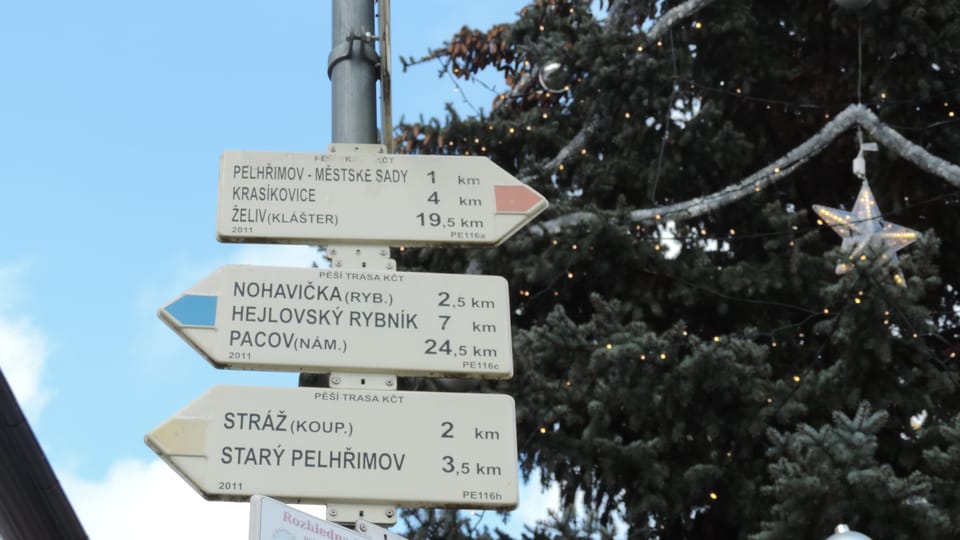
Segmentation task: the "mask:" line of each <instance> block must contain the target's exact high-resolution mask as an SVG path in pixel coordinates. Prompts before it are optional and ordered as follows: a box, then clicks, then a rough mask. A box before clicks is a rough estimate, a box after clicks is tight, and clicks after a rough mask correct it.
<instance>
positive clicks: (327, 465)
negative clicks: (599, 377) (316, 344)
mask: <svg viewBox="0 0 960 540" xmlns="http://www.w3.org/2000/svg"><path fill="white" fill-rule="evenodd" d="M515 422H516V411H515V407H514V402H513V398H511V397H510V396H506V395H496V394H455V393H436V392H401V391H382V390H342V389H332V388H266V387H246V386H215V387H213V388H211V389H210V390H208V391H207V392H206V393H205V394H203V395H201V396H200V397H199V398H198V399H197V400H195V401H194V402H193V403H191V404H190V405H188V406H187V407H185V408H184V409H183V410H181V411H180V412H178V413H177V414H176V415H175V416H174V417H173V418H170V419H168V420H167V421H166V422H164V423H162V424H161V425H160V426H159V427H157V428H156V429H155V430H153V431H152V432H150V433H149V434H147V436H146V437H145V440H146V443H147V445H148V446H150V447H151V448H152V449H153V450H154V451H155V452H156V453H157V454H158V455H159V456H160V457H161V458H163V459H164V460H165V461H166V462H167V463H168V464H170V466H171V467H173V468H174V469H175V470H176V471H177V472H178V473H179V474H180V475H181V476H182V477H183V478H184V479H185V480H186V481H187V482H189V483H190V484H191V485H192V486H193V487H194V488H195V489H196V490H197V491H199V492H200V493H201V494H203V495H204V497H206V498H207V499H211V500H243V501H246V500H248V499H249V498H250V497H251V496H252V495H254V494H264V495H267V496H270V497H274V498H277V499H280V500H283V501H286V502H292V503H299V502H306V503H328V502H339V503H350V504H353V503H356V504H378V505H396V506H425V507H431V506H444V507H455V508H514V507H516V505H517V497H518V483H517V434H516V423H515Z"/></svg>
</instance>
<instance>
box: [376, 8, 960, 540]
mask: <svg viewBox="0 0 960 540" xmlns="http://www.w3.org/2000/svg"><path fill="white" fill-rule="evenodd" d="M958 63H960V3H957V2H955V1H952V0H875V1H874V2H872V3H870V2H869V1H866V2H865V1H862V0H861V1H855V0H844V1H842V2H841V1H840V0H836V3H834V2H826V1H824V2H759V1H754V2H751V1H747V0H716V1H712V0H687V1H684V2H680V1H669V0H668V1H663V2H660V1H627V0H612V1H600V2H592V1H572V0H536V1H535V2H532V3H531V4H530V5H528V6H527V7H525V8H524V9H523V10H522V11H521V12H519V13H517V14H515V20H514V21H513V22H510V23H508V24H503V25H499V26H496V27H494V28H490V29H471V28H467V27H464V29H463V30H462V31H461V32H459V33H458V34H457V35H454V36H453V37H452V38H451V39H450V41H449V42H447V43H446V44H444V45H443V46H442V47H439V48H438V49H436V50H433V51H429V53H428V54H426V55H425V56H424V57H422V58H413V57H411V58H408V59H407V60H406V61H405V62H404V64H405V66H404V67H405V69H414V70H416V69H428V67H427V66H433V67H436V66H439V67H440V70H441V74H442V76H449V77H451V80H453V81H454V82H455V84H458V85H462V86H463V87H464V88H472V89H474V90H477V91H474V92H472V93H471V94H472V95H474V96H476V95H479V91H481V90H483V89H482V88H481V87H480V86H478V83H476V82H475V81H476V80H477V75H478V74H479V73H481V72H482V71H484V72H486V73H489V72H490V71H491V70H493V71H495V72H498V74H499V75H502V80H503V83H502V84H499V85H498V86H497V87H496V89H495V91H491V93H490V94H489V96H490V101H489V102H485V103H482V104H479V103H471V105H473V106H475V107H476V110H477V113H476V114H475V115H470V116H466V115H461V114H459V113H458V112H457V110H455V109H454V108H453V107H450V108H448V115H447V117H446V118H445V119H444V120H443V121H432V122H427V121H420V122H402V123H400V124H399V125H398V127H397V128H396V131H395V133H394V135H395V139H394V143H395V145H396V148H397V151H400V152H407V153H424V154H434V153H437V154H452V155H481V156H488V157H489V158H490V159H492V160H494V161H495V162H496V163H498V164H499V165H500V166H502V167H504V168H505V169H507V170H508V171H510V172H511V173H512V174H514V175H515V176H517V177H518V178H521V179H522V180H523V181H525V182H527V183H529V184H530V185H531V186H532V187H534V188H535V189H537V190H538V191H539V192H540V193H542V194H544V195H545V196H546V197H547V198H548V200H550V202H551V207H550V208H549V209H548V210H547V211H546V212H545V213H544V214H543V215H542V216H541V217H540V218H539V219H538V220H537V221H536V222H535V223H534V224H533V225H532V226H530V227H528V228H526V229H525V230H523V231H521V232H520V233H518V234H517V235H516V236H514V237H513V238H512V239H510V240H509V241H508V242H506V243H505V244H504V245H502V246H499V247H497V248H495V249H488V250H469V251H468V250H454V249H449V250H448V249H439V248H437V249H406V250H402V251H401V252H400V253H399V254H397V255H398V257H397V258H398V260H399V262H400V264H401V265H402V266H403V267H404V268H406V269H414V270H425V271H433V272H440V271H442V272H470V273H485V274H499V275H503V276H505V277H507V279H508V280H509V282H510V286H511V294H512V301H513V309H514V319H513V323H514V353H515V365H516V375H515V376H514V378H513V379H511V380H508V381H501V382H498V383H469V382H464V381H454V382H445V381H438V382H433V381H429V380H423V381H418V384H419V385H420V387H421V388H423V387H425V386H426V387H429V386H431V385H438V386H440V387H441V389H444V388H446V389H449V388H454V387H455V388H457V389H463V388H464V387H466V386H470V387H471V388H473V387H472V386H471V385H482V386H483V387H484V388H483V389H486V390H489V391H497V392H506V393H509V394H511V395H513V396H514V397H515V398H516V400H517V414H518V419H517V421H518V440H519V441H520V446H521V447H520V448H519V450H520V466H521V470H522V471H523V472H524V473H526V474H529V473H532V472H534V471H538V472H539V473H540V474H541V475H542V479H543V482H545V483H556V484H557V485H559V487H560V493H561V497H562V508H563V511H562V512H561V513H560V514H559V515H556V516H554V519H552V520H550V521H547V522H544V523H542V524H540V525H538V526H537V527H535V528H531V529H530V530H529V531H528V532H527V533H526V534H525V535H524V536H528V537H532V538H536V539H540V538H551V539H552V538H580V537H591V538H602V537H608V536H611V535H617V536H619V537H624V536H625V537H628V538H661V539H681V538H691V539H724V540H728V539H737V538H755V539H774V538H776V539H793V538H796V539H823V538H825V537H827V536H829V535H830V533H831V532H832V531H833V527H834V526H835V525H837V524H839V523H846V524H848V525H849V526H850V527H851V528H852V529H855V530H859V531H861V532H864V533H866V534H868V535H871V536H872V537H873V538H874V539H880V538H904V539H905V538H911V539H916V538H931V539H932V538H957V537H960V484H958V480H960V472H958V471H960V435H958V434H960V397H958V392H957V384H958V362H960V359H958V358H957V357H956V356H957V351H958V350H960V347H958V342H960V339H958V331H957V325H958V319H960V316H958V313H960V311H958V308H957V306H958V298H957V294H958V288H960V279H958V278H960V276H958V271H960V264H958V263H960V261H958V257H957V251H956V250H955V249H956V247H957V245H958V242H960V220H958V219H957V212H956V210H957V208H958V207H960V206H958V205H960V193H958V189H957V188H958V186H960V167H958V166H957V165H955V163H958V162H960V130H958V129H957V123H956V119H955V111H956V110H957V107H958V105H960V103H958V102H960V76H958V73H960V71H958V68H960V66H958ZM471 85H472V86H471ZM874 150H875V151H874ZM815 207H816V210H815ZM522 504H523V501H521V505H522ZM407 523H408V525H410V526H411V527H412V529H413V530H411V532H410V536H412V537H418V538H420V537H448V538H453V537H460V536H472V537H476V536H478V535H483V536H485V537H492V536H498V535H499V536H503V535H504V533H503V532H502V531H501V532H497V531H492V532H491V531H489V530H483V531H479V532H478V531H476V530H474V529H473V528H472V527H473V522H472V520H471V519H470V518H469V517H465V516H456V515H452V514H450V513H445V512H439V511H432V512H426V511H424V512H419V513H413V514H409V515H408V516H407Z"/></svg>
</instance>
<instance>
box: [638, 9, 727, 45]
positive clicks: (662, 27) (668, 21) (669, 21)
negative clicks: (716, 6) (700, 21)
mask: <svg viewBox="0 0 960 540" xmlns="http://www.w3.org/2000/svg"><path fill="white" fill-rule="evenodd" d="M713 2H714V0H687V1H686V2H684V3H682V4H680V5H679V6H674V7H673V8H672V9H670V10H668V11H667V12H666V13H664V14H663V15H662V16H661V17H660V18H659V19H657V22H655V23H653V26H651V27H650V29H649V30H647V37H648V38H650V39H659V38H660V36H662V35H663V34H664V33H666V31H667V30H669V29H670V28H671V27H673V25H675V24H677V22H678V21H680V20H681V19H684V18H686V17H689V16H690V15H693V14H694V13H696V12H698V11H700V10H701V9H703V8H705V7H707V6H709V5H710V4H712V3H713Z"/></svg>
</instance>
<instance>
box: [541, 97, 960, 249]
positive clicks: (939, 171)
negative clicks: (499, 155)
mask: <svg viewBox="0 0 960 540" xmlns="http://www.w3.org/2000/svg"><path fill="white" fill-rule="evenodd" d="M854 126H861V127H863V128H864V129H866V131H867V133H869V134H870V136H872V137H873V138H874V139H876V140H877V141H878V142H880V143H882V144H883V145H884V146H886V147H887V148H889V149H890V150H892V151H893V152H894V153H896V154H897V155H898V156H900V157H902V158H903V159H906V160H907V161H909V162H911V163H913V164H914V165H916V166H917V167H919V168H920V169H921V170H923V171H926V172H928V173H930V174H934V175H937V176H939V177H941V178H943V179H944V180H946V181H947V182H949V183H950V184H952V185H954V186H956V187H960V166H957V165H955V164H953V163H951V162H949V161H946V160H944V159H942V158H940V157H937V156H935V155H933V154H931V153H930V152H927V151H926V150H924V149H923V148H922V147H920V146H919V145H917V144H915V143H913V142H910V141H909V140H908V139H907V138H906V137H904V136H903V135H900V134H899V133H897V131H896V130H894V129H893V128H891V127H890V126H888V125H886V124H884V123H883V122H882V121H881V120H880V119H879V118H878V117H877V115H876V114H874V113H873V112H872V111H870V109H868V108H867V107H865V106H863V105H849V106H848V107H847V108H846V109H844V110H843V111H842V112H841V113H840V114H838V115H836V116H835V117H834V118H833V120H831V121H830V122H828V123H827V124H826V125H825V126H823V128H821V130H820V131H819V132H818V133H817V134H816V135H814V136H813V137H810V138H809V139H807V140H806V141H804V142H803V143H802V144H801V145H799V146H797V147H796V148H794V149H792V150H790V151H789V152H787V153H786V154H784V155H783V157H781V158H780V159H777V160H776V161H774V162H772V163H770V164H768V165H766V166H764V167H763V168H761V169H760V170H758V171H756V172H754V173H753V174H751V175H750V176H747V177H746V178H744V179H742V180H740V181H739V182H737V183H734V184H731V185H729V186H727V187H725V188H723V189H721V190H720V191H717V192H714V193H710V194H708V195H704V196H701V197H695V198H693V199H689V200H686V201H681V202H678V203H675V204H670V205H665V206H658V207H655V208H643V209H638V210H634V211H632V212H631V213H630V218H631V219H632V220H633V221H636V222H641V223H643V222H657V221H659V220H676V221H685V220H689V219H693V218H696V217H699V216H702V215H704V214H707V213H709V212H712V211H714V210H718V209H720V208H723V207H724V206H726V205H728V204H731V203H734V202H736V201H739V200H740V199H742V198H744V197H746V196H747V195H749V194H750V193H756V192H759V191H760V190H761V189H764V188H766V187H768V186H771V185H773V184H775V183H776V182H778V181H780V180H781V179H783V178H785V177H787V176H788V175H789V174H790V173H792V172H793V171H794V170H796V169H797V168H798V167H799V166H800V165H802V164H804V163H806V162H807V161H808V160H809V159H810V158H812V157H814V156H816V155H817V154H818V153H820V152H821V151H822V150H823V149H824V148H826V147H827V146H828V145H829V144H830V143H831V142H833V140H834V139H836V138H837V137H838V136H839V135H840V134H842V133H843V132H845V131H847V130H848V129H850V128H852V127H854ZM571 142H572V141H571ZM594 219H596V216H595V215H591V214H588V213H585V212H578V213H577V215H576V217H573V215H572V214H571V215H567V216H560V217H558V218H555V219H552V220H550V221H547V222H544V223H540V224H538V225H536V226H534V227H531V228H530V229H529V230H530V232H531V233H533V234H535V235H542V234H544V233H545V232H556V231H557V230H559V228H561V227H563V226H568V225H573V224H577V223H584V222H589V221H592V220H594Z"/></svg>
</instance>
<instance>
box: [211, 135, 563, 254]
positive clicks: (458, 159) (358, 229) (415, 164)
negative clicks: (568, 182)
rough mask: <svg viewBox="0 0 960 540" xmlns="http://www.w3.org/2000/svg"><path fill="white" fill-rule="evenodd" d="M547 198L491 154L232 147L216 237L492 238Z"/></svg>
mask: <svg viewBox="0 0 960 540" xmlns="http://www.w3.org/2000/svg"><path fill="white" fill-rule="evenodd" d="M367 146H369V145H367ZM546 207H547V201H546V199H544V198H543V196H541V195H540V194H539V193H537V192H536V191H534V190H533V189H531V188H530V187H528V186H527V185H525V184H523V183H522V182H520V181H519V180H517V179H516V178H514V177H513V176H511V175H510V174H509V173H508V172H507V171H505V170H503V169H501V168H500V167H499V166H497V165H496V164H495V163H493V162H492V161H490V160H489V159H487V158H485V157H478V156H423V155H417V156H408V155H394V154H383V153H375V152H370V151H367V152H330V153H326V154H309V153H286V152H246V151H228V152H224V154H223V157H222V158H221V159H220V197H219V206H218V213H217V214H218V215H217V239H218V240H220V241H221V242H262V243H287V244H328V243H353V244H357V243H362V244H376V245H392V246H401V245H402V246H424V245H475V246H492V245H498V244H500V243H502V242H503V241H505V240H506V239H507V238H509V237H510V236H511V235H512V234H513V233H515V232H516V231H517V230H519V229H520V228H522V227H523V226H524V225H526V224H527V223H529V222H530V221H531V220H532V219H533V218H534V217H536V216H537V215H538V214H539V213H540V212H542V211H543V210H544V209H545V208H546Z"/></svg>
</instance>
